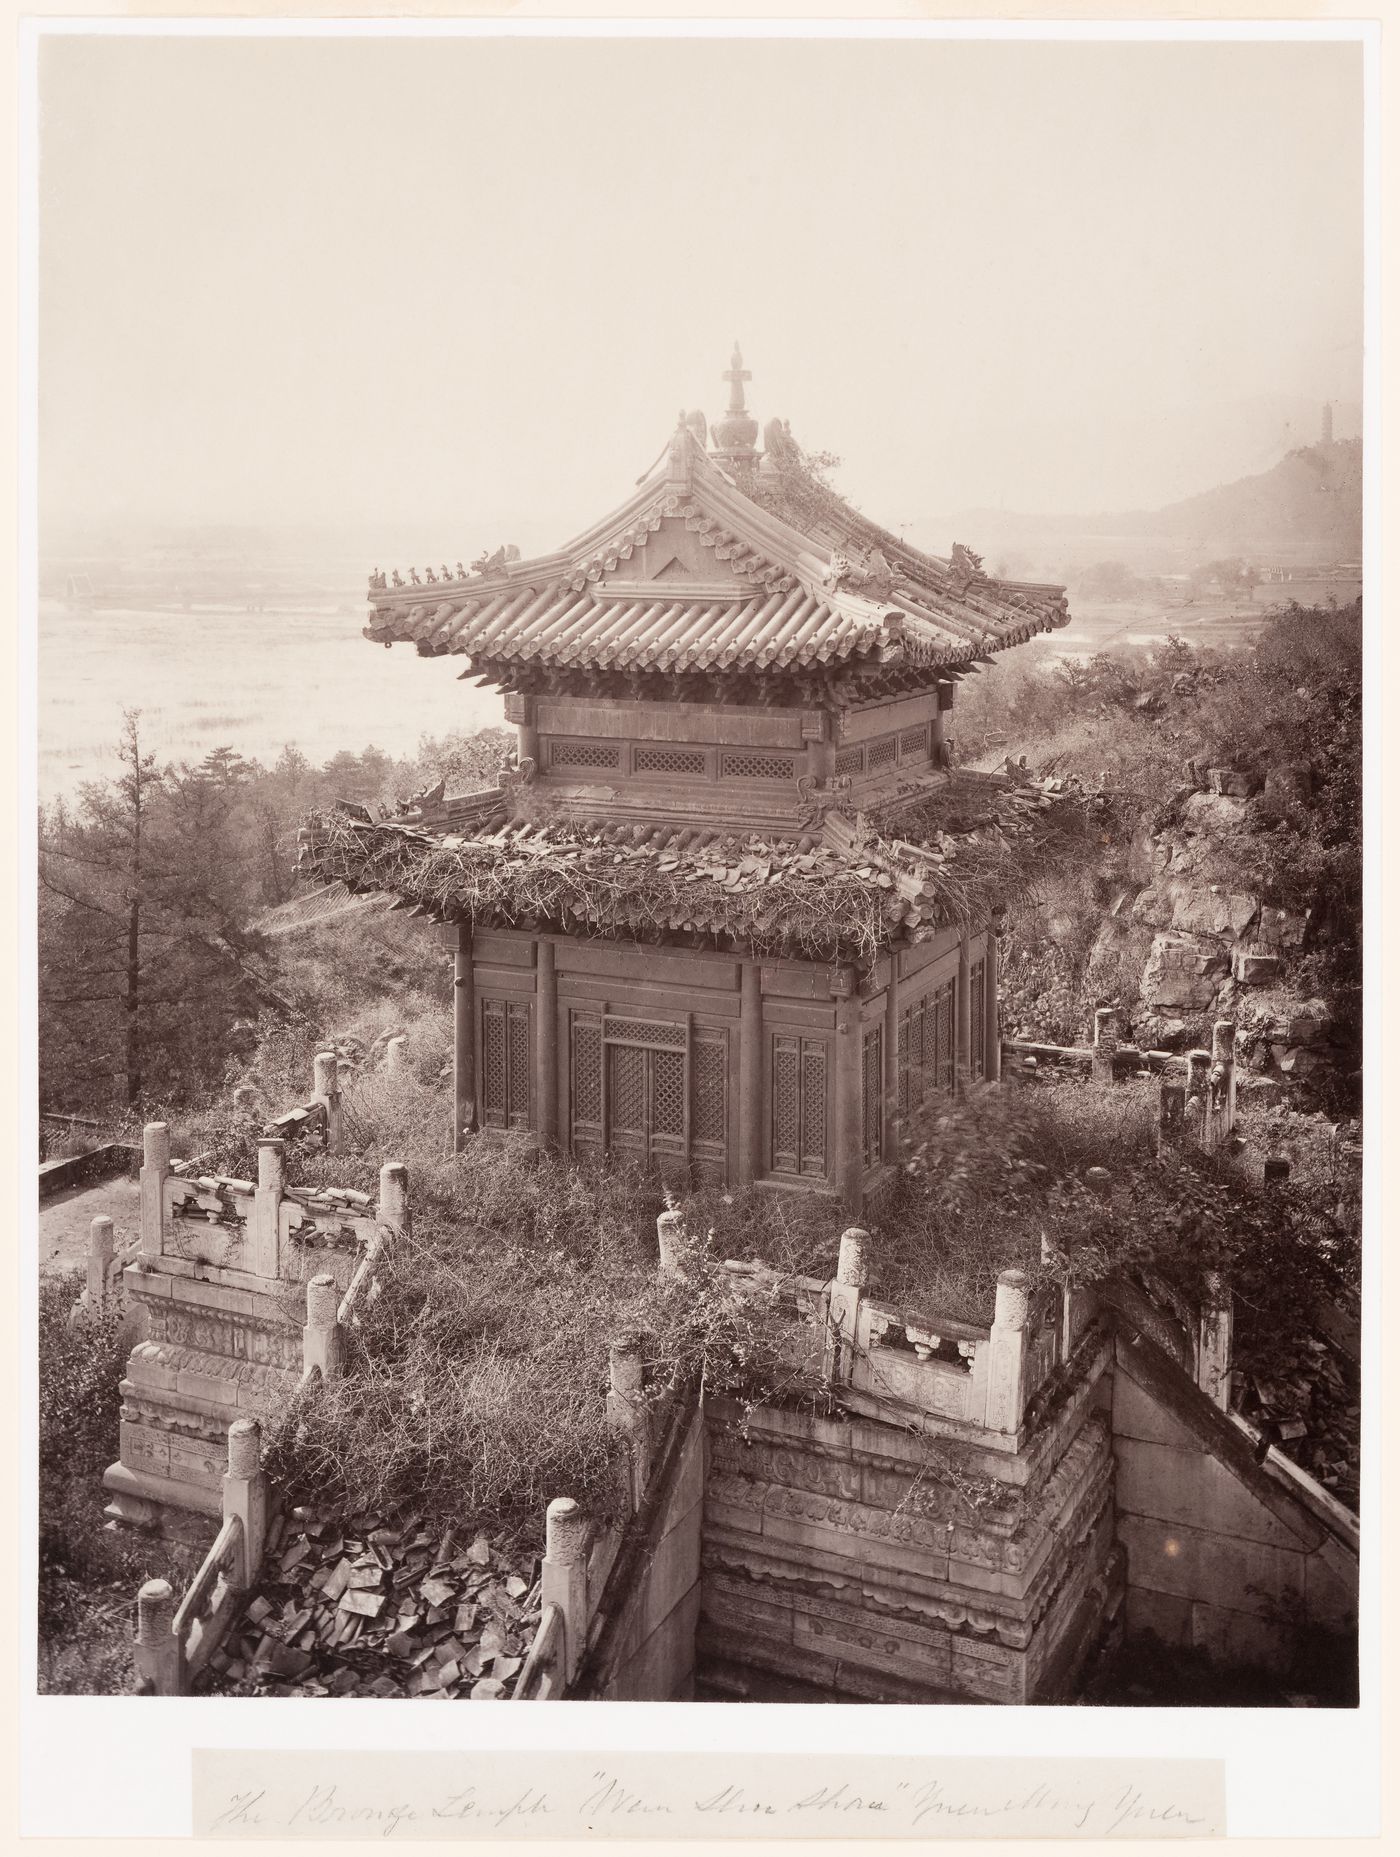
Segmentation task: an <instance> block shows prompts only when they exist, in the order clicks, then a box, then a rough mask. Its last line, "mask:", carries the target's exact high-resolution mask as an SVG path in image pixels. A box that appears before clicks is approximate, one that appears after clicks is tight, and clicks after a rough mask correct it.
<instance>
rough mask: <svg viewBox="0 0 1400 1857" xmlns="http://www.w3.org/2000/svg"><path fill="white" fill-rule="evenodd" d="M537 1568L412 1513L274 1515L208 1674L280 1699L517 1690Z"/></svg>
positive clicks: (465, 1695)
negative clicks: (248, 1588)
mask: <svg viewBox="0 0 1400 1857" xmlns="http://www.w3.org/2000/svg"><path fill="white" fill-rule="evenodd" d="M536 1575H537V1568H536V1567H535V1565H534V1563H533V1562H532V1561H531V1560H530V1558H529V1557H528V1556H521V1555H516V1554H511V1553H508V1552H506V1551H504V1550H503V1549H502V1548H501V1547H500V1546H499V1545H495V1546H493V1545H492V1543H491V1542H490V1541H489V1540H488V1538H487V1537H486V1536H485V1535H484V1534H478V1535H477V1536H476V1537H475V1538H474V1539H473V1540H471V1541H470V1542H469V1543H468V1545H467V1546H465V1547H463V1548H459V1547H458V1546H457V1544H456V1542H455V1541H454V1539H453V1536H452V1533H451V1531H450V1530H449V1532H448V1534H447V1535H446V1536H439V1535H437V1534H436V1533H434V1532H433V1531H431V1530H428V1529H425V1528H424V1527H422V1526H421V1525H420V1523H419V1520H418V1518H417V1517H413V1516H410V1517H409V1518H407V1520H405V1521H402V1522H400V1523H399V1524H398V1525H397V1526H395V1525H393V1524H391V1523H389V1522H387V1521H386V1520H385V1519H384V1518H383V1517H381V1516H377V1515H357V1516H354V1517H351V1518H348V1519H345V1520H338V1519H336V1518H335V1517H333V1516H330V1515H325V1514H322V1513H320V1512H318V1511H313V1510H306V1509H293V1510H292V1511H291V1513H290V1514H289V1515H287V1516H284V1517H281V1518H280V1519H279V1520H278V1521H276V1522H274V1523H273V1525H272V1529H271V1531H270V1533H269V1536H268V1546H267V1552H266V1555H265V1557H264V1560H263V1570H262V1577H261V1579H260V1580H259V1581H258V1583H257V1585H256V1586H255V1587H254V1588H253V1590H252V1592H251V1593H250V1595H249V1597H248V1599H247V1601H246V1602H245V1604H244V1607H243V1610H242V1613H241V1615H240V1617H239V1618H238V1619H237V1620H236V1621H235V1623H234V1625H233V1628H232V1630H231V1631H230V1632H229V1635H228V1638H227V1639H226V1641H225V1643H224V1646H223V1648H222V1649H221V1650H218V1651H216V1652H215V1653H214V1655H213V1657H212V1658H211V1660H210V1663H209V1665H208V1667H207V1675H206V1678H205V1681H204V1683H203V1685H202V1687H203V1689H204V1690H205V1691H206V1692H207V1693H211V1694H221V1695H235V1696H248V1695H278V1696H380V1697H389V1696H421V1697H425V1698H427V1699H429V1700H437V1701H442V1700H449V1699H457V1700H465V1699H469V1700H472V1701H479V1702H482V1701H494V1700H498V1699H500V1698H503V1697H508V1696H509V1694H510V1692H511V1688H512V1686H513V1684H514V1682H515V1679H516V1677H517V1676H518V1675H519V1673H520V1669H521V1666H522V1664H523V1663H524V1661H525V1656H526V1653H527V1652H528V1650H529V1648H530V1644H531V1642H532V1641H533V1639H534V1635H535V1630H536V1627H537V1626H538V1624H539V1620H540V1594H539V1584H538V1579H537V1577H536Z"/></svg>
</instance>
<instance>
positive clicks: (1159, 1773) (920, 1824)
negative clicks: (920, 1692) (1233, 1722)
mask: <svg viewBox="0 0 1400 1857" xmlns="http://www.w3.org/2000/svg"><path fill="white" fill-rule="evenodd" d="M193 1758H194V1776H193V1777H194V1811H193V1824H192V1832H193V1835H194V1836H195V1837H207V1838H227V1839H235V1838H253V1839H257V1838H283V1839H285V1838H308V1839H316V1838H369V1839H379V1840H381V1841H383V1840H389V1841H393V1840H394V1839H398V1840H399V1841H400V1842H409V1841H412V1840H415V1839H424V1838H457V1839H461V1838H464V1837H467V1838H470V1837H479V1838H556V1839H557V1838H629V1837H637V1838H648V1837H649V1838H686V1837H695V1838H724V1837H741V1838H755V1837H765V1836H767V1837H776V1838H792V1837H804V1838H805V1837H832V1838H851V1837H860V1838H872V1837H876V1838H878V1837H887V1838H937V1837H950V1838H952V1837H957V1838H968V1837H988V1838H1058V1837H1079V1838H1208V1837H1222V1836H1224V1833H1225V1779H1224V1763H1223V1762H1222V1761H1218V1760H1078V1759H1065V1760H1058V1759H1046V1760H1034V1759H1023V1758H1019V1757H1018V1758H1007V1759H1004V1760H1003V1759H995V1758H991V1757H980V1758H978V1757H968V1758H959V1759H949V1760H940V1759H936V1758H922V1757H916V1756H909V1757H906V1758H900V1757H871V1758H860V1757H855V1758H852V1759H849V1760H846V1759H842V1758H841V1757H839V1756H833V1755H831V1754H829V1753H820V1754H811V1755H805V1754H771V1755H768V1754H765V1755H753V1754H736V1755H732V1756H731V1755H720V1754H691V1753H673V1754H656V1753H649V1754H638V1753H621V1754H618V1753H607V1754H583V1753H572V1752H571V1753H557V1754H551V1753H511V1752H500V1753H488V1754H482V1753H472V1754H457V1753H436V1752H431V1753H430V1752H426V1751H421V1750H419V1751H414V1752H408V1753H390V1752H387V1751H381V1752H375V1753H359V1752H355V1753H349V1752H334V1753H327V1752H324V1751H319V1750H308V1751H304V1752H292V1751H289V1750H287V1749H238V1750H234V1749H226V1748H217V1749H212V1748H206V1749H196V1750H195V1753H194V1757H193Z"/></svg>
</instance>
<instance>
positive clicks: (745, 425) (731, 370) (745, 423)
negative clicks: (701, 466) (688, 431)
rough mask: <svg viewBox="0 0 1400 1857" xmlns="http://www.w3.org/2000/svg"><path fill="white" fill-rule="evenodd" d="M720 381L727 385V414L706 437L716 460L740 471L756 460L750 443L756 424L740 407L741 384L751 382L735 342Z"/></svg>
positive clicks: (742, 387)
mask: <svg viewBox="0 0 1400 1857" xmlns="http://www.w3.org/2000/svg"><path fill="white" fill-rule="evenodd" d="M720 379H721V380H727V381H728V382H729V410H728V411H727V412H726V413H725V415H724V417H723V419H718V420H716V421H715V424H714V426H713V427H712V429H711V432H710V437H711V438H712V439H713V441H714V446H715V451H716V452H717V454H718V455H719V457H720V459H721V460H722V461H723V462H724V463H725V464H726V465H728V466H729V468H730V469H731V470H733V469H738V470H741V471H742V470H745V469H747V468H748V467H749V466H751V465H753V464H754V463H755V462H756V460H757V453H756V452H755V451H754V444H753V442H754V440H755V439H756V438H757V437H758V421H757V420H756V419H755V418H754V417H753V415H752V414H751V413H750V412H749V410H748V408H747V407H746V406H745V404H744V382H745V381H746V380H752V379H753V375H752V374H751V373H750V372H749V370H748V369H747V368H746V367H745V366H744V357H743V354H742V353H741V352H740V348H739V344H738V342H737V341H736V342H735V344H734V353H733V355H732V356H731V357H730V363H729V366H728V367H727V368H726V369H725V371H724V373H723V374H721V376H720Z"/></svg>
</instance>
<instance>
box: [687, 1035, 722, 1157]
mask: <svg viewBox="0 0 1400 1857" xmlns="http://www.w3.org/2000/svg"><path fill="white" fill-rule="evenodd" d="M728 1085H729V1048H728V1041H727V1040H726V1038H725V1035H724V1033H723V1032H699V1033H697V1034H696V1038H695V1043H694V1044H693V1045H692V1046H691V1091H692V1100H691V1108H690V1138H691V1140H692V1141H693V1142H695V1143H696V1144H697V1145H701V1144H705V1143H710V1142H713V1143H714V1144H715V1145H716V1146H718V1147H721V1148H722V1147H723V1146H724V1145H725V1143H726V1141H727V1139H728V1134H729V1105H728Z"/></svg>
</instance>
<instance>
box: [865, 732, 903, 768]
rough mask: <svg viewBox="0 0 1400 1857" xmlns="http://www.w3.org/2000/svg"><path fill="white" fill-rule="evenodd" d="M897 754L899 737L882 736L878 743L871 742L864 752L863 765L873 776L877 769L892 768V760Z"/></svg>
mask: <svg viewBox="0 0 1400 1857" xmlns="http://www.w3.org/2000/svg"><path fill="white" fill-rule="evenodd" d="M898 752H899V737H898V736H897V735H882V736H881V737H880V739H879V741H874V742H871V743H870V744H869V746H868V747H867V748H866V750H865V765H866V769H867V771H868V772H870V773H872V774H873V773H874V772H875V770H876V769H877V768H880V767H892V766H893V765H894V758H895V756H896V754H898Z"/></svg>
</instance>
